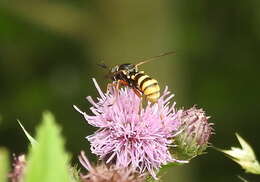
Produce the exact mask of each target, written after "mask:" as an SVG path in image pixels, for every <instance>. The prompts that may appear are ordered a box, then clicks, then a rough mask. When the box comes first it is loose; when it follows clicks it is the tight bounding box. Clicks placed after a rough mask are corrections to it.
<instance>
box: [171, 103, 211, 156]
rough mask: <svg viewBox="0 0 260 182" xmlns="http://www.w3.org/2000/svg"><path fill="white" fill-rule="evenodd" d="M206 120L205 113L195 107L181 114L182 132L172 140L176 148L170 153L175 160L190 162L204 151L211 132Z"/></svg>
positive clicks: (209, 124)
mask: <svg viewBox="0 0 260 182" xmlns="http://www.w3.org/2000/svg"><path fill="white" fill-rule="evenodd" d="M208 119H209V117H207V116H206V114H205V112H204V111H203V110H202V109H197V108H196V107H195V106H194V107H192V108H190V109H188V110H184V111H183V112H182V115H181V117H180V121H181V123H182V130H183V131H182V132H181V133H180V134H179V135H177V136H176V137H175V138H174V144H175V145H176V148H174V149H173V150H172V151H171V153H172V155H173V156H174V157H175V158H177V159H182V160H190V159H192V158H194V157H196V156H197V155H200V154H202V153H203V151H205V150H206V148H207V147H208V141H209V138H210V136H211V134H212V130H213V128H212V125H213V124H212V123H208Z"/></svg>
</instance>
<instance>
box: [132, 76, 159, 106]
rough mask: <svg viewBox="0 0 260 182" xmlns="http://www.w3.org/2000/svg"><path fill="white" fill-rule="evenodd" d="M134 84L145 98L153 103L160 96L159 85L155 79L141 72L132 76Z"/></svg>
mask: <svg viewBox="0 0 260 182" xmlns="http://www.w3.org/2000/svg"><path fill="white" fill-rule="evenodd" d="M133 79H134V81H135V83H136V86H137V87H138V89H139V90H140V91H142V93H143V94H144V95H145V96H146V98H147V100H149V101H150V102H152V103H154V102H157V100H158V99H159V97H160V87H159V85H158V82H157V80H155V79H153V78H151V77H149V76H148V75H145V74H144V73H143V72H140V73H137V74H136V75H134V77H133Z"/></svg>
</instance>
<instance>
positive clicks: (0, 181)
mask: <svg viewBox="0 0 260 182" xmlns="http://www.w3.org/2000/svg"><path fill="white" fill-rule="evenodd" d="M9 167H10V166H9V158H8V152H7V150H6V149H4V148H0V182H7V181H8V180H7V179H8V178H7V175H8V171H9Z"/></svg>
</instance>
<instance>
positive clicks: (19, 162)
mask: <svg viewBox="0 0 260 182" xmlns="http://www.w3.org/2000/svg"><path fill="white" fill-rule="evenodd" d="M12 166H13V171H12V172H11V173H10V174H9V178H10V180H11V182H21V181H22V180H23V177H24V170H25V167H26V160H25V155H20V156H18V157H16V156H15V155H14V162H13V164H12Z"/></svg>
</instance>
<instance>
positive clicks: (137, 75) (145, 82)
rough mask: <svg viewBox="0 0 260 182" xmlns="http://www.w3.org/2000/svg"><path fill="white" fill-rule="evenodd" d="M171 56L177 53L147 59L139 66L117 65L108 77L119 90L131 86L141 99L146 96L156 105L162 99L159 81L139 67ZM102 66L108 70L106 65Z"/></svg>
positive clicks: (129, 64)
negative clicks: (121, 87)
mask: <svg viewBox="0 0 260 182" xmlns="http://www.w3.org/2000/svg"><path fill="white" fill-rule="evenodd" d="M170 54H175V52H174V51H172V52H167V53H163V54H160V55H158V56H153V57H150V58H146V59H144V60H141V61H140V62H139V63H137V64H132V63H125V64H120V65H115V66H114V67H112V68H111V69H110V70H109V74H108V75H109V77H110V78H111V79H112V81H113V83H112V84H114V85H117V88H119V87H120V86H129V87H131V88H132V89H133V90H134V92H135V93H136V94H137V95H138V96H139V97H141V96H145V97H146V99H147V100H148V101H150V102H152V103H155V102H157V100H158V99H159V97H160V86H159V84H158V81H157V80H155V79H153V78H151V77H150V76H148V75H146V74H145V73H144V71H139V69H138V66H140V65H142V64H144V63H147V62H150V61H152V60H155V59H157V58H159V57H162V56H166V55H170ZM100 66H101V67H103V68H107V66H106V65H104V64H102V65H100Z"/></svg>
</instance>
